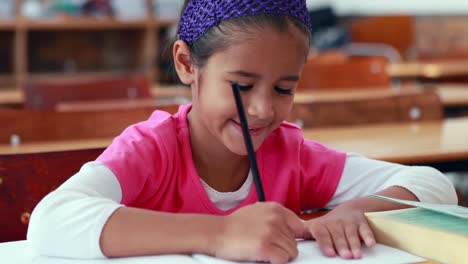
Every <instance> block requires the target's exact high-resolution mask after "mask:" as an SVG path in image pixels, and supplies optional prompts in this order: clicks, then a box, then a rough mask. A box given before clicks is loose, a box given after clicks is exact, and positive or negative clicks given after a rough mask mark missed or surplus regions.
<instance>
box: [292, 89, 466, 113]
mask: <svg viewBox="0 0 468 264" xmlns="http://www.w3.org/2000/svg"><path fill="white" fill-rule="evenodd" d="M423 89H425V88H423V87H422V86H417V85H407V86H402V87H400V88H398V89H382V88H376V89H362V88H355V89H354V88H349V89H344V90H333V89H329V90H310V91H299V92H297V93H296V95H295V98H294V102H296V103H301V102H311V101H314V100H320V101H324V100H353V99H366V98H369V99H370V98H379V97H386V96H389V95H392V94H410V93H415V92H417V91H420V90H423ZM427 89H432V90H434V91H435V92H436V93H437V94H438V95H439V97H440V99H441V102H442V104H443V105H444V106H445V107H449V106H468V85H462V84H440V85H433V86H430V87H428V88H427Z"/></svg>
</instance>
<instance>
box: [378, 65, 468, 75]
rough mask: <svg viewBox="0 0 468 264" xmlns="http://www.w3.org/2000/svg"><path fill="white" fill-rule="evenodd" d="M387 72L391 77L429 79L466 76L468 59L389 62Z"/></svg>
mask: <svg viewBox="0 0 468 264" xmlns="http://www.w3.org/2000/svg"><path fill="white" fill-rule="evenodd" d="M387 72H388V74H389V75H390V76H392V77H398V78H406V77H423V78H430V79H437V78H444V77H453V76H463V75H466V76H468V61H445V62H430V63H427V62H402V63H391V64H390V65H389V66H388V68H387Z"/></svg>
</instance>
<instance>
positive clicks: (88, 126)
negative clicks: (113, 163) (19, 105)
mask: <svg viewBox="0 0 468 264" xmlns="http://www.w3.org/2000/svg"><path fill="white" fill-rule="evenodd" d="M177 109H178V105H175V104H168V105H160V106H158V105H156V104H155V105H153V106H148V107H138V108H133V109H113V110H105V111H100V110H95V111H71V112H57V111H30V110H23V109H8V108H0V123H1V124H3V125H2V127H1V128H0V144H10V142H12V141H17V143H20V144H23V143H27V142H43V141H60V140H73V139H87V138H99V137H115V136H117V135H119V134H120V133H121V132H122V131H123V130H124V129H125V128H126V127H128V126H130V125H131V124H134V123H137V122H141V121H144V120H147V119H148V118H149V117H150V116H151V114H152V113H153V112H154V111H155V110H163V111H168V112H170V113H175V112H177ZM15 138H16V139H15ZM12 143H13V144H17V143H15V142H12Z"/></svg>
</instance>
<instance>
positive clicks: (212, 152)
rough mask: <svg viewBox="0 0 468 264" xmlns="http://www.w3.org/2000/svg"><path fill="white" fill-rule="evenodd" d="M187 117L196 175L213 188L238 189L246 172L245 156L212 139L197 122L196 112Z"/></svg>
mask: <svg viewBox="0 0 468 264" xmlns="http://www.w3.org/2000/svg"><path fill="white" fill-rule="evenodd" d="M187 119H188V126H189V129H190V144H191V148H192V158H193V161H194V164H195V168H196V169H197V172H198V175H199V177H200V178H202V179H203V181H205V182H206V183H207V184H208V185H209V186H210V187H212V188H213V189H215V190H217V191H220V192H233V191H236V190H238V189H239V188H240V187H241V186H242V184H243V183H244V182H245V180H246V178H247V175H248V171H249V167H250V166H249V161H248V157H247V156H239V155H237V154H234V153H232V152H231V151H230V150H229V149H227V148H226V147H225V146H224V145H223V144H222V143H221V142H220V141H218V140H214V137H213V136H212V135H211V133H210V132H209V131H208V130H207V129H206V127H205V126H204V125H203V123H202V122H201V121H199V120H200V119H199V118H198V117H197V114H196V111H190V112H189V114H188V117H187Z"/></svg>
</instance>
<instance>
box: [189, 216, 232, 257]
mask: <svg viewBox="0 0 468 264" xmlns="http://www.w3.org/2000/svg"><path fill="white" fill-rule="evenodd" d="M209 217H210V218H211V219H209V220H208V221H207V225H206V227H207V228H206V232H205V233H204V235H202V239H201V240H199V241H203V242H202V243H197V245H195V246H196V250H195V252H200V253H202V254H206V255H210V256H216V252H217V250H218V248H219V247H220V246H221V245H222V243H223V233H224V229H225V224H226V221H225V218H226V217H225V216H209Z"/></svg>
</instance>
